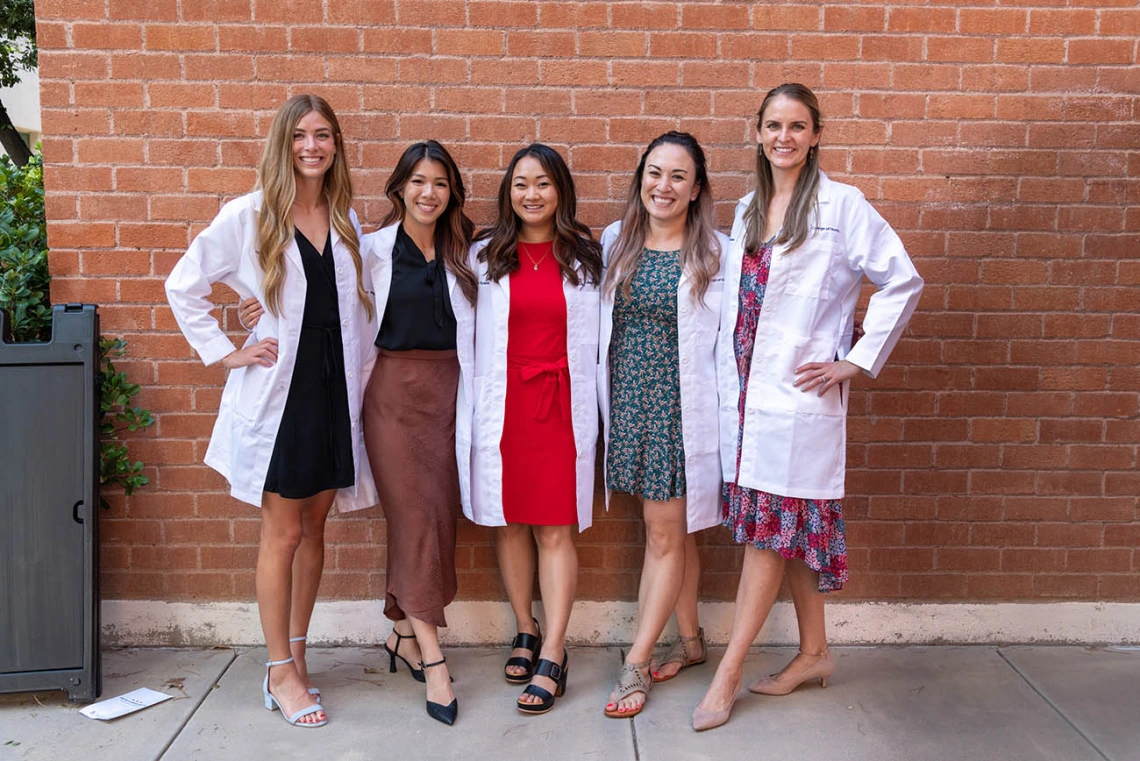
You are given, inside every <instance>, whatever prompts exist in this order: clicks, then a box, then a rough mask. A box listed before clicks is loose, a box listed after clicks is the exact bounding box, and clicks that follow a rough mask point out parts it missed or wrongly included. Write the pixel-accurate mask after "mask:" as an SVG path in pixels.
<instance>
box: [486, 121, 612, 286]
mask: <svg viewBox="0 0 1140 761" xmlns="http://www.w3.org/2000/svg"><path fill="white" fill-rule="evenodd" d="M526 156H531V157H533V158H534V159H535V160H536V161H538V163H539V164H541V165H542V168H543V170H544V171H545V172H546V174H547V176H548V177H550V181H551V182H552V183H554V190H555V191H556V192H557V193H558V208H557V209H556V210H555V212H554V258H555V260H556V261H557V262H558V266H559V267H560V268H561V269H562V277H563V278H564V279H565V280H567V281H568V282H570V283H572V284H574V285H579V284H580V283H579V275H578V268H581V270H582V274H583V275H584V276H585V281H586V282H587V283H598V282H600V281H601V277H602V246H601V244H600V243H598V242H597V241H596V240H594V236H593V234H592V233H591V232H590V228H589V227H586V225H584V224H582V223H581V222H579V221H578V217H577V212H578V197H577V195H576V194H575V192H574V178H573V177H571V176H570V169H569V167H567V166H566V162H565V161H563V160H562V156H560V155H559V154H558V151H556V150H554V149H553V148H550V147H548V146H545V145H543V144H541V143H532V144H531V145H528V146H527V147H526V148H523V149H522V150H520V151H519V152H518V153H516V154H515V155H514V158H512V159H511V163H510V164H508V165H507V170H506V172H504V173H503V180H502V182H500V183H499V218H498V219H497V220H496V221H495V224H494V226H492V227H490V228H488V229H486V230H484V231H482V232H481V233H479V236H478V237H479V239H480V240H482V239H486V240H487V246H486V247H485V248H484V249H483V250H482V251H480V252H479V260H480V261H484V262H487V274H488V276H489V277H490V278H491V279H492V280H499V279H501V278H502V277H503V276H504V275H509V274H511V273H512V272H514V271H515V270H517V269H518V268H519V252H518V239H519V233H520V232H521V231H522V222H521V221H520V220H519V218H518V215H516V214H515V210H514V207H513V206H512V205H511V181H512V179H513V178H514V174H515V166H517V165H518V163H519V162H520V161H521V160H522V159H523V158H525V157H526Z"/></svg>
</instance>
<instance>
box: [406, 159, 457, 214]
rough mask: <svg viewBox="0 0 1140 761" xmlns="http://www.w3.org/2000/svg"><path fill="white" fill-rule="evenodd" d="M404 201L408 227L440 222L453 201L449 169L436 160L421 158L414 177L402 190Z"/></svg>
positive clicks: (413, 174) (414, 171)
mask: <svg viewBox="0 0 1140 761" xmlns="http://www.w3.org/2000/svg"><path fill="white" fill-rule="evenodd" d="M400 196H401V197H402V198H403V199H404V207H405V209H406V211H405V214H404V224H405V225H406V224H408V223H409V222H411V223H413V224H418V225H421V226H423V227H431V226H432V225H434V224H435V223H436V220H438V219H439V218H440V216H441V215H442V214H443V212H444V211H446V210H447V203H448V201H449V200H450V199H451V182H450V180H449V179H448V176H447V167H445V166H444V165H443V164H441V163H440V162H438V161H436V160H434V159H420V160H419V162H417V163H416V166H415V168H414V169H412V176H411V177H409V178H408V181H407V182H406V183H405V184H404V187H402V188H401V189H400Z"/></svg>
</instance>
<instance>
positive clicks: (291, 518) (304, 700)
mask: <svg viewBox="0 0 1140 761" xmlns="http://www.w3.org/2000/svg"><path fill="white" fill-rule="evenodd" d="M314 499H315V498H314ZM310 504H311V500H298V499H284V498H282V497H280V496H278V495H276V494H271V493H269V492H265V493H264V494H263V495H262V508H261V543H260V545H259V546H258V551H257V577H256V581H257V610H258V614H259V615H260V617H261V629H262V632H263V633H264V635H265V645H266V648H267V649H268V650H269V660H271V661H279V660H285V659H286V658H289V657H291V656H290V652H289V620H290V601H291V599H292V594H293V590H292V587H293V562H294V558H295V555H296V552H297V548H298V547H300V545H301V537H302V535H303V532H304V528H303V525H302V524H303V519H302V515H303V513H304V511H305V508H306V507H307V506H309V505H310ZM269 691H270V692H271V693H273V696H274V697H275V698H277V701H278V703H280V704H281V710H282V711H283V712H284V713H285V715H286V716H291V715H292V714H294V713H296V712H297V711H299V710H301V709H302V708H304V707H306V706H309V705H312V703H313V699H312V697H311V696H310V695H309V693H308V688H307V687H306V686H305V684H304V682H302V681H301V678H300V676H299V675H298V673H297V668H296V666H295V665H294V664H293V663H286V664H282V665H280V666H273V667H272V668H270V670H269ZM324 718H325V714H324V711H318V712H316V713H313V714H310V715H308V716H306V717H304V718H302V719H301V723H303V724H312V723H316V722H319V721H322V720H324Z"/></svg>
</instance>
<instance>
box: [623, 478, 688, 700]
mask: <svg viewBox="0 0 1140 761" xmlns="http://www.w3.org/2000/svg"><path fill="white" fill-rule="evenodd" d="M643 512H644V516H645V538H646V541H645V560H644V563H643V564H642V567H641V585H640V588H639V590H638V595H637V613H638V616H637V634H636V635H635V636H634V640H633V645H632V646H631V647H630V648H629V652H627V653H626V656H625V662H626V663H646V664H648V662H649V659H650V658H651V657H652V656H653V647H654V645H656V644H657V638H658V637H660V636H661V632H662V630H664V629H665V624H666V623H668V622H669V616H670V615H672V613H673V608H674V607H675V606H676V604H677V596H678V595H679V594H680V592H681V587H682V584H683V582H684V578H685V542H686V539H687V537H688V521H687V519H686V516H685V500H684V499H683V498H681V499H671V500H669V501H667V502H657V501H654V500H649V499H647V500H644V502H643ZM648 668H649V667H648V665H646V669H647V670H648ZM614 697H615V693H610V699H609V702H608V703H607V704H606V708H608V709H611V710H612V709H613V707H614ZM645 698H646V695H645V693H644V692H635V693H633V694H632V695H629V696H628V697H625V698H622V699H621V700H620V701H619V702H618V704H617V709H618V711H619V712H625V711H632V710H635V709H637V708H638V707H640V706H641V705H642V704H644V703H645Z"/></svg>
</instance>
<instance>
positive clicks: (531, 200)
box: [511, 156, 558, 230]
mask: <svg viewBox="0 0 1140 761" xmlns="http://www.w3.org/2000/svg"><path fill="white" fill-rule="evenodd" d="M511 208H512V209H514V212H515V214H517V215H518V218H519V219H520V220H521V221H522V225H523V227H529V228H537V229H540V230H545V229H546V228H549V227H551V226H552V225H553V224H554V213H555V212H556V211H557V210H558V191H557V190H556V189H555V188H554V182H553V180H551V178H550V177H549V175H547V172H546V169H544V168H543V166H542V164H541V163H540V162H539V160H538V159H536V158H535V157H534V156H523V157H522V158H521V159H519V160H518V163H516V164H515V169H514V173H513V176H512V177H511Z"/></svg>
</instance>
